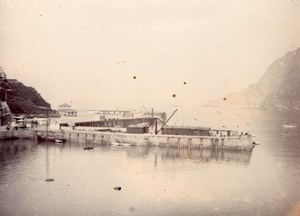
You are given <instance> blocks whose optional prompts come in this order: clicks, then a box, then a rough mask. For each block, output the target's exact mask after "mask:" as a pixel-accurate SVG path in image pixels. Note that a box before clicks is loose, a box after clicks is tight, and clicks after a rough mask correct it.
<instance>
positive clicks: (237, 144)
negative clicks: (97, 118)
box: [0, 130, 253, 150]
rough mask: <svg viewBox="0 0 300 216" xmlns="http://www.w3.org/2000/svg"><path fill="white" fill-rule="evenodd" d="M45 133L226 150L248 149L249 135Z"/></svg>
mask: <svg viewBox="0 0 300 216" xmlns="http://www.w3.org/2000/svg"><path fill="white" fill-rule="evenodd" d="M46 134H47V132H46V131H45V130H11V131H0V139H10V138H21V139H36V137H37V135H46ZM48 134H50V135H54V136H61V135H63V136H64V137H65V138H66V139H67V141H70V142H79V143H86V144H92V145H110V144H118V143H120V144H122V143H123V144H131V145H148V146H167V147H178V148H189V149H195V148H196V149H202V148H203V149H230V150H252V149H253V143H252V138H251V135H243V136H227V137H217V136H182V135H155V134H129V133H115V132H99V131H77V130H69V131H61V130H51V131H48Z"/></svg>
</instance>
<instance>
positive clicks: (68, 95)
mask: <svg viewBox="0 0 300 216" xmlns="http://www.w3.org/2000/svg"><path fill="white" fill-rule="evenodd" d="M0 4H1V5H0V6H1V7H0V66H2V67H3V68H4V70H5V71H6V73H7V75H8V77H9V78H16V79H18V80H20V81H21V82H23V83H24V84H25V85H28V86H32V87H34V88H36V89H37V90H38V92H40V93H41V95H42V96H43V97H44V98H45V99H46V100H47V101H48V102H49V103H51V104H52V106H53V107H56V106H57V105H59V104H61V103H64V102H67V103H70V101H71V100H73V101H75V103H76V104H77V106H78V107H89V108H97V107H98V108H113V107H123V108H126V107H137V108H139V107H142V106H146V107H163V106H170V105H175V104H179V105H186V106H189V105H190V106H192V105H196V104H201V103H203V102H205V101H207V100H211V99H214V98H218V97H222V96H223V95H225V94H227V93H229V92H232V91H236V90H239V89H242V88H245V87H247V86H248V85H249V84H250V83H254V82H256V81H257V80H258V79H259V77H260V76H261V75H262V74H263V73H264V71H265V70H266V68H267V66H268V65H270V64H271V63H272V62H273V61H274V60H275V59H277V58H279V57H281V56H282V55H284V54H285V53H286V52H287V51H290V50H294V49H296V48H297V47H299V46H300V28H299V26H300V8H299V7H300V1H299V0H290V1H288V0H185V1H184V0H182V1H178V0H126V1H125V0H105V1H104V0H68V1H67V0H65V1H58V0H48V1H46V0H0ZM133 76H136V79H133ZM183 82H186V85H184V84H183ZM172 94H176V97H175V98H173V97H172Z"/></svg>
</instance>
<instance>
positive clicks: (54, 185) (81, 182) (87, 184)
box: [0, 109, 300, 216]
mask: <svg viewBox="0 0 300 216" xmlns="http://www.w3.org/2000/svg"><path fill="white" fill-rule="evenodd" d="M219 113H221V114H219ZM286 120H288V121H290V120H293V122H295V123H299V122H300V118H299V116H298V115H297V114H294V115H292V114H276V115H274V113H269V112H262V111H259V112H258V111H249V110H241V111H234V112H232V111H229V110H227V111H226V110H222V111H220V110H211V109H210V110H201V111H198V112H196V111H195V110H192V111H191V112H182V113H179V115H178V117H177V118H175V119H173V121H174V122H173V123H176V124H182V122H185V123H186V124H189V125H200V126H206V125H209V126H213V127H218V126H224V127H231V128H232V127H236V128H238V129H239V130H243V131H245V132H248V131H249V132H252V133H254V134H255V135H256V139H257V141H259V142H260V145H257V146H256V147H255V148H254V149H253V151H252V152H241V151H235V152H231V151H211V150H204V149H202V150H200V149H199V150H197V149H193V150H189V149H179V148H167V147H147V146H136V147H118V146H107V145H104V146H103V145H100V144H99V145H97V144H96V145H95V148H94V150H91V151H84V150H83V147H84V144H83V143H76V142H71V143H65V144H51V143H48V144H37V143H36V142H35V141H33V140H15V141H5V142H4V141H3V142H1V143H0V203H1V205H0V213H1V215H149V216H150V215H249V216H250V215H251V216H252V215H278V216H281V215H293V212H296V211H297V210H296V209H297V206H298V208H299V205H300V190H299V185H300V143H299V138H300V134H299V131H298V129H290V131H288V134H285V135H284V136H282V132H283V131H282V130H283V129H282V127H281V126H282V123H283V122H284V121H286ZM46 178H53V179H54V181H53V182H46V181H45V179H46ZM116 186H120V187H121V190H115V189H114V187H116ZM298 211H299V210H298ZM298 213H299V212H298ZM295 215H297V214H295Z"/></svg>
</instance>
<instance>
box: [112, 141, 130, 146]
mask: <svg viewBox="0 0 300 216" xmlns="http://www.w3.org/2000/svg"><path fill="white" fill-rule="evenodd" d="M111 144H112V145H113V146H127V147H128V146H132V144H130V143H122V142H111Z"/></svg>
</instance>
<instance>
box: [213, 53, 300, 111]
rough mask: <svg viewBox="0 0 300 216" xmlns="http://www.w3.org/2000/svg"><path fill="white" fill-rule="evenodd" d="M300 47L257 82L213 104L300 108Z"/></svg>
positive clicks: (274, 64) (286, 55) (272, 67)
mask: <svg viewBox="0 0 300 216" xmlns="http://www.w3.org/2000/svg"><path fill="white" fill-rule="evenodd" d="M299 83H300V48H298V49H297V50H294V51H291V52H288V53H287V54H285V55H284V56H283V57H281V58H279V59H277V60H276V61H275V62H273V63H272V64H271V65H270V66H269V67H268V69H267V71H266V72H265V73H264V75H263V76H262V77H261V78H260V80H259V81H258V82H257V83H256V84H252V85H250V86H249V87H248V88H246V89H244V90H242V91H240V92H236V93H233V94H230V95H228V96H226V97H225V98H224V99H223V100H222V101H215V102H214V103H213V105H217V106H218V105H223V106H243V107H256V108H265V109H271V110H300V85H299Z"/></svg>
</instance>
